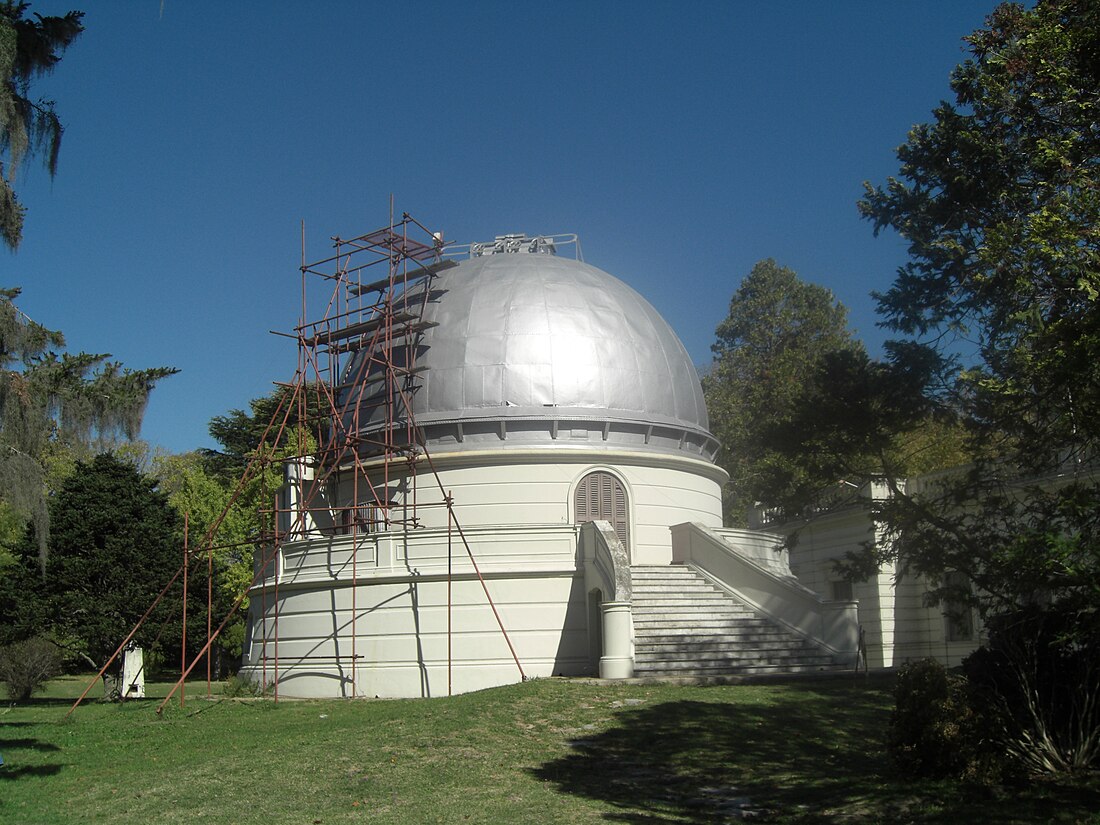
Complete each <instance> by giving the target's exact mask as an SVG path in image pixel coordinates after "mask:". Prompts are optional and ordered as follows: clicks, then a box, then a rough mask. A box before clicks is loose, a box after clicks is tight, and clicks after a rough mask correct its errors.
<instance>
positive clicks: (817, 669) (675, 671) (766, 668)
mask: <svg viewBox="0 0 1100 825" xmlns="http://www.w3.org/2000/svg"><path fill="white" fill-rule="evenodd" d="M841 670H847V668H844V667H841V666H839V665H822V666H819V665H788V664H784V665H741V666H728V665H727V666H716V667H690V668H689V667H684V668H665V667H663V666H653V667H645V666H642V667H638V666H635V668H634V675H635V677H641V678H644V677H647V676H672V677H677V678H698V679H713V678H720V677H723V676H763V675H766V674H779V673H823V672H837V671H841Z"/></svg>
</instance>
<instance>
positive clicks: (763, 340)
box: [703, 259, 863, 524]
mask: <svg viewBox="0 0 1100 825" xmlns="http://www.w3.org/2000/svg"><path fill="white" fill-rule="evenodd" d="M847 314H848V312H847V310H846V309H845V307H844V306H843V305H842V304H841V303H840V302H838V301H837V300H836V298H835V297H834V296H833V294H832V293H831V292H830V291H829V290H827V289H825V288H823V287H820V286H816V285H814V284H809V283H806V282H805V281H802V280H800V279H799V278H798V276H797V275H796V274H795V273H794V272H793V271H792V270H790V269H788V268H786V267H782V266H779V265H778V264H777V263H776V262H775V261H773V260H771V259H768V260H765V261H760V262H759V263H758V264H756V265H755V266H754V267H753V268H752V271H751V272H750V273H749V275H748V277H746V278H745V279H744V280H743V281H742V282H741V285H740V287H739V288H738V290H737V292H735V293H734V295H733V298H732V299H731V301H730V311H729V316H728V317H727V318H726V319H725V320H724V321H722V323H721V324H719V326H718V329H717V333H716V334H717V342H716V343H715V344H714V345H713V346H712V347H711V349H712V351H713V352H714V364H713V367H712V369H711V370H710V372H709V373H708V374H707V376H706V377H705V378H704V379H703V390H704V393H705V394H706V400H707V409H708V411H709V413H710V419H711V429H712V431H713V432H714V434H715V435H716V436H717V437H718V439H719V440H720V441H721V442H722V449H721V452H720V454H719V458H718V463H719V464H720V465H721V466H722V467H724V468H725V469H726V471H727V472H729V474H730V483H729V485H728V488H727V491H726V496H725V510H726V516H727V519H728V520H730V521H731V522H733V523H742V524H743V523H744V519H745V511H746V509H747V508H748V507H751V506H752V505H753V504H754V503H755V502H757V501H764V502H767V503H769V504H777V503H779V502H780V501H788V502H789V501H790V500H792V499H794V498H798V497H799V496H802V497H805V496H806V495H808V494H809V493H811V492H813V491H817V490H819V489H820V488H821V487H823V486H825V485H827V484H830V483H832V482H835V481H836V480H837V478H838V476H836V475H834V474H833V468H832V467H831V466H825V465H828V464H829V462H826V461H822V460H821V459H822V458H823V456H824V454H822V453H818V454H817V455H816V456H814V455H812V450H811V448H810V446H809V445H808V443H805V442H803V445H802V446H794V445H792V443H791V439H790V436H791V434H792V433H791V428H790V425H791V423H792V422H794V421H795V420H796V419H800V418H801V415H802V404H803V399H804V398H805V394H806V391H807V387H809V386H811V385H812V386H818V384H817V382H818V381H819V380H821V379H822V378H823V377H824V370H825V368H826V362H827V359H828V358H829V357H830V356H837V357H849V358H859V357H862V355H863V348H862V345H861V344H860V343H859V342H858V341H856V340H854V339H853V338H852V334H851V332H850V331H849V330H848V327H847ZM799 434H800V435H805V434H807V433H806V432H805V431H802V430H799ZM828 453H829V455H830V456H832V455H833V454H834V453H833V451H832V450H829V451H828Z"/></svg>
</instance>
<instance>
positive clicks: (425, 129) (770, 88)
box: [0, 0, 996, 451]
mask: <svg viewBox="0 0 1100 825" xmlns="http://www.w3.org/2000/svg"><path fill="white" fill-rule="evenodd" d="M995 5H996V4H995V3H994V2H978V1H977V0H974V1H973V2H961V1H960V0H954V2H949V1H948V0H927V1H926V2H919V3H918V2H896V3H893V2H892V3H884V2H835V3H811V2H775V3H759V2H724V3H719V2H698V3H671V2H668V3H666V2H645V1H644V0H643V1H641V2H638V1H637V0H636V1H635V2H579V3H572V2H563V3H526V2H510V3H496V2H471V3H457V2H453V3H421V2H405V3H400V4H396V3H368V2H317V3H301V2H295V3H291V2H281V0H272V1H271V2H268V3H262V4H261V3H244V2H205V1H204V0H190V1H189V2H184V0H163V2H162V0H141V2H122V1H121V0H119V1H118V2H99V3H84V4H82V3H80V2H74V3H57V2H52V0H51V2H36V3H34V4H33V6H32V9H31V10H32V11H37V12H39V13H42V14H62V13H64V12H65V11H68V10H69V9H70V8H74V7H75V8H80V7H81V6H83V7H84V8H85V9H86V12H87V14H86V17H85V21H84V22H85V26H86V28H87V31H86V32H85V33H84V34H83V35H82V36H81V38H80V39H79V40H78V41H77V42H76V44H75V45H74V46H73V48H72V49H70V50H69V52H68V53H67V54H66V55H65V57H64V59H63V60H62V62H61V63H60V64H59V66H58V68H57V70H56V72H55V73H54V74H53V75H51V76H50V77H48V78H45V79H43V80H41V81H39V82H38V83H37V84H36V86H35V92H36V94H38V95H41V96H45V97H49V98H53V99H54V100H56V102H57V110H58V113H59V114H60V116H61V119H62V122H63V123H64V124H65V127H66V132H65V138H64V143H63V145H62V150H61V160H60V166H59V170H58V174H57V177H56V178H55V179H53V180H50V178H49V176H48V175H47V174H46V172H45V171H44V170H43V169H42V168H41V166H40V165H39V164H38V163H37V162H35V161H31V162H29V163H26V164H25V165H24V167H23V169H22V170H21V172H20V175H19V177H18V179H17V181H16V191H17V192H18V194H19V196H20V198H21V200H22V201H23V203H24V205H25V206H26V207H27V210H28V212H27V219H26V229H25V235H24V240H23V244H22V246H21V247H20V249H19V251H18V252H17V253H15V254H9V253H7V252H5V251H0V268H2V270H0V271H2V272H3V276H2V277H0V284H2V285H19V286H22V287H23V290H24V294H23V298H22V299H21V301H20V306H21V308H22V309H23V310H24V311H25V312H27V313H28V314H29V315H30V316H31V317H33V318H35V320H37V321H39V322H41V323H43V324H45V325H46V326H49V327H52V328H56V329H60V330H62V331H63V332H64V333H65V334H66V336H67V338H68V342H69V345H70V348H71V349H73V350H87V351H96V352H110V353H112V354H113V355H114V356H115V357H116V358H118V359H120V360H121V361H123V363H125V364H126V365H127V366H130V367H133V368H143V367H151V366H161V365H165V366H174V367H178V368H179V369H180V370H181V372H180V374H179V375H176V376H174V377H171V378H168V379H166V380H165V381H164V382H163V383H162V384H161V385H160V386H159V387H158V388H157V389H156V390H155V392H154V393H153V397H152V400H151V403H150V406H149V410H148V413H147V415H146V420H145V427H144V431H143V437H144V438H146V439H147V440H149V441H150V442H152V443H154V444H158V445H161V446H162V447H164V448H167V449H170V450H172V451H185V450H190V449H194V448H196V447H200V446H213V442H212V441H211V439H210V438H209V435H208V434H207V431H206V428H207V423H208V422H209V420H210V418H211V417H212V416H215V415H219V414H223V413H225V412H226V411H227V410H229V409H231V408H234V407H245V406H246V405H247V402H248V400H249V399H251V398H253V397H256V396H259V395H263V394H266V393H267V392H269V391H270V390H271V389H272V382H273V381H286V380H289V379H290V377H291V376H292V375H293V371H294V368H295V365H296V350H295V348H294V345H293V342H291V341H288V340H287V339H284V338H280V337H277V336H273V335H271V334H269V330H280V331H289V330H290V329H291V328H292V327H293V326H294V324H295V322H296V318H297V315H298V310H299V284H300V276H299V272H298V266H299V263H300V259H301V229H300V227H301V222H302V221H304V222H305V227H306V254H307V258H308V259H309V260H316V259H319V258H322V257H325V256H326V255H327V253H328V238H329V237H330V236H332V235H342V236H345V237H347V236H351V235H353V234H357V233H360V232H363V231H367V230H370V229H375V228H377V227H379V226H382V225H384V224H385V223H386V222H387V220H388V209H389V197H390V195H391V193H392V194H393V196H394V199H395V207H396V210H397V212H398V213H400V212H402V211H407V212H410V213H411V214H413V215H414V216H416V217H417V218H418V219H420V220H421V221H423V222H424V223H426V224H428V225H429V226H430V227H432V228H438V229H440V230H442V231H443V232H444V233H445V235H446V237H447V238H449V239H453V240H457V241H460V242H469V241H477V240H488V239H491V238H492V237H493V236H494V235H496V234H500V233H504V232H517V231H518V232H527V233H529V234H531V233H562V232H576V233H578V234H579V235H580V237H581V242H582V246H583V250H584V257H585V260H587V261H588V262H589V263H591V264H593V265H595V266H598V267H600V268H602V269H605V270H607V271H608V272H611V273H612V274H614V275H616V276H617V277H619V278H622V279H623V280H625V281H626V282H627V283H629V284H630V285H631V286H633V287H634V288H635V289H636V290H638V291H639V292H641V293H642V294H643V295H644V296H645V297H646V298H648V299H649V301H650V302H651V303H653V304H654V306H656V307H657V308H658V310H660V311H661V313H662V314H663V315H664V316H665V318H666V319H667V320H668V321H669V323H671V324H672V326H673V328H674V329H675V330H676V331H677V333H678V334H679V335H680V337H681V339H682V340H683V341H684V344H685V345H686V346H687V348H688V351H689V352H690V353H691V355H692V358H693V359H694V360H695V362H696V363H697V364H704V363H707V362H709V360H710V345H711V343H712V341H713V336H714V329H715V327H716V326H717V324H718V323H719V322H720V321H721V320H722V318H723V317H725V314H726V312H727V310H728V304H729V299H730V296H731V295H732V294H733V292H734V290H735V289H736V288H737V285H738V283H739V282H740V280H741V278H742V277H744V276H745V275H746V274H747V273H748V271H749V270H750V269H751V267H752V265H753V263H755V262H756V261H758V260H760V259H762V258H767V257H772V258H775V259H776V260H777V261H778V262H780V263H781V264H784V265H786V266H789V267H791V268H793V269H795V270H796V271H797V272H798V273H799V275H801V276H802V277H803V278H804V279H806V280H808V281H812V282H815V283H819V284H822V285H824V286H827V287H829V288H830V289H832V290H833V292H834V293H835V294H836V296H837V297H838V298H839V299H840V300H841V301H843V302H844V303H845V304H846V305H847V306H848V307H849V309H850V311H851V322H852V325H853V327H854V328H855V329H856V330H857V331H858V333H859V334H860V336H861V337H862V338H863V339H864V340H865V341H866V342H867V343H868V345H869V347H870V348H871V350H872V351H875V350H876V349H877V347H878V345H879V344H880V343H881V340H882V337H883V336H882V333H881V332H880V331H879V330H878V329H876V327H875V320H876V318H875V315H874V305H873V301H872V300H871V298H870V297H869V293H870V292H871V290H874V289H880V290H881V289H886V288H887V287H888V286H889V284H890V282H891V281H892V279H893V275H894V271H895V269H896V268H897V266H898V265H899V264H900V263H901V262H902V261H903V260H904V248H903V245H902V244H901V242H900V241H899V240H898V239H897V238H896V237H893V236H886V235H884V236H882V237H879V238H877V239H876V238H874V237H873V234H872V231H871V226H870V225H869V224H867V223H866V222H865V221H861V220H860V218H859V216H858V213H857V211H856V206H855V202H856V200H857V199H858V198H859V196H860V194H861V192H862V182H863V181H864V180H871V181H874V182H882V181H884V180H885V178H886V177H887V176H888V175H890V174H892V173H896V171H897V166H898V164H897V160H896V158H895V156H894V149H895V147H897V146H898V145H899V144H900V143H902V142H903V141H904V139H905V135H906V132H907V131H908V129H909V128H910V126H911V125H912V124H914V123H917V122H922V121H925V120H928V119H929V116H930V112H931V110H932V108H933V107H934V106H935V105H936V104H937V103H938V101H939V100H941V99H943V98H945V97H948V96H949V88H948V74H949V72H950V70H951V68H952V67H953V66H955V64H957V63H958V62H960V61H961V60H962V59H963V57H964V54H963V51H962V45H963V44H962V42H961V38H962V37H963V36H964V35H965V34H967V33H968V32H970V31H972V30H973V29H975V28H977V27H979V26H981V25H982V23H983V21H984V19H985V16H986V15H987V14H988V13H989V12H990V11H991V10H992V9H993V7H994V6H995Z"/></svg>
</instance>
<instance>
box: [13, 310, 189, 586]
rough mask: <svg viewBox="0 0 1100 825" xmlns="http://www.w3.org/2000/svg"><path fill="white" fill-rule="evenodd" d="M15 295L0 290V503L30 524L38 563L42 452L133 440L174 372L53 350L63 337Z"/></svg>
mask: <svg viewBox="0 0 1100 825" xmlns="http://www.w3.org/2000/svg"><path fill="white" fill-rule="evenodd" d="M18 296H19V290H18V289H0V499H2V500H4V501H6V502H7V503H8V504H9V505H10V506H11V507H12V508H14V509H15V510H17V511H18V512H20V513H22V514H23V515H24V516H25V517H26V518H28V519H29V520H30V521H31V522H32V523H33V524H34V528H35V535H36V537H37V540H38V547H39V556H40V559H41V561H42V564H43V566H44V565H45V560H46V553H47V550H46V548H47V543H48V541H49V524H48V515H47V508H46V494H47V489H46V472H45V469H44V466H43V461H44V458H45V454H46V452H47V450H51V449H58V448H60V449H71V450H75V451H78V452H86V453H95V452H102V451H103V450H105V449H107V448H109V447H110V446H112V445H113V444H116V443H118V441H120V440H131V439H133V438H136V437H137V435H138V433H139V432H140V430H141V419H142V416H143V415H144V412H145V407H146V404H147V403H148V401H149V393H150V391H151V390H152V389H153V387H154V386H155V385H156V382H157V381H159V380H160V379H161V378H164V377H166V376H168V375H172V374H173V373H175V372H177V370H175V369H171V368H167V367H157V368H154V369H149V370H128V369H126V368H125V367H123V366H122V364H120V363H119V362H117V361H111V360H109V359H110V356H109V355H93V354H89V353H85V352H81V353H77V354H75V355H73V354H70V353H65V352H62V353H58V352H57V351H56V350H57V349H60V348H62V347H64V343H65V340H64V337H63V336H62V335H61V333H59V332H56V331H53V330H48V329H46V328H45V327H43V326H41V325H40V324H36V323H35V322H33V321H31V320H30V319H29V318H27V317H26V316H25V315H23V314H22V313H21V312H20V311H19V310H18V309H17V308H16V307H15V305H14V303H13V302H14V300H15V299H16V298H17V297H18Z"/></svg>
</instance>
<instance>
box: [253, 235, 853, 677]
mask: <svg viewBox="0 0 1100 825" xmlns="http://www.w3.org/2000/svg"><path fill="white" fill-rule="evenodd" d="M561 245H562V244H561V242H560V238H558V239H556V238H551V237H536V238H528V237H526V236H522V235H508V236H501V237H498V238H497V239H496V240H495V241H493V242H489V243H485V244H472V245H470V246H469V247H468V249H467V250H465V254H464V256H463V257H462V259H460V260H456V259H455V258H453V257H446V256H440V255H436V256H435V258H434V259H432V260H427V259H426V258H425V259H424V260H423V261H421V262H420V263H419V264H418V272H417V275H418V277H417V278H415V279H409V280H406V281H404V282H403V287H402V289H401V290H400V291H399V292H400V295H399V298H397V299H394V300H391V301H390V304H389V310H388V312H389V315H388V317H387V318H386V319H385V320H384V321H383V320H382V319H375V320H373V321H372V320H370V319H369V318H368V320H367V321H364V322H362V323H361V329H355V330H353V332H354V333H356V334H358V335H360V336H363V337H365V336H368V335H375V338H374V339H372V340H373V343H372V345H371V346H361V347H359V348H358V349H355V348H354V347H348V346H346V344H340V346H342V347H343V352H345V353H347V354H346V355H345V357H344V359H343V360H342V361H341V365H340V375H339V380H338V381H333V385H334V392H333V397H334V399H335V408H334V409H335V410H336V411H337V415H338V419H339V421H340V426H339V427H338V428H337V430H338V434H336V435H333V436H331V437H332V438H337V437H339V438H345V439H346V442H347V443H348V444H352V445H353V447H352V450H353V453H354V455H353V458H354V460H351V459H346V460H344V461H343V463H342V464H341V466H339V467H335V468H331V469H330V471H329V472H328V473H327V475H325V476H324V478H323V479H322V470H323V469H324V468H321V467H318V466H312V465H310V464H309V463H308V462H304V461H303V462H299V463H297V464H295V465H293V466H292V467H291V468H290V471H289V472H288V481H287V484H286V486H285V487H284V489H283V491H282V493H281V495H282V497H283V507H284V509H285V517H284V520H283V525H282V529H283V531H284V540H283V541H282V542H281V543H280V545H279V546H278V548H277V552H276V553H275V554H274V555H275V557H274V559H273V561H272V564H271V565H270V569H268V570H266V571H265V572H263V573H262V574H261V575H260V576H259V578H258V583H257V584H256V585H255V586H254V587H253V589H252V591H251V593H250V603H251V608H250V617H249V639H248V643H247V645H246V650H245V673H246V675H249V676H251V677H252V678H254V679H256V680H257V681H261V680H262V681H265V682H267V683H271V682H273V681H277V682H278V685H279V690H280V691H281V692H282V693H284V694H286V695H294V696H353V695H358V696H439V695H447V694H449V693H460V692H465V691H470V690H476V689H480V688H485V687H489V686H493V685H500V684H506V683H511V682H516V681H519V680H520V679H522V678H531V677H547V676H556V675H567V676H571V675H583V674H592V675H595V674H599V675H601V676H604V677H606V678H625V677H630V676H634V675H643V674H647V673H651V674H657V673H679V674H696V673H712V674H725V673H734V672H746V671H752V670H757V671H759V670H795V669H819V668H826V667H833V666H839V665H846V664H849V663H850V661H851V658H852V657H853V656H854V653H855V647H856V635H857V634H856V623H855V605H854V603H852V602H848V601H842V602H826V601H823V600H822V599H820V598H819V597H818V596H816V595H815V594H814V593H812V592H810V591H809V590H807V589H806V588H804V587H802V586H801V585H800V584H799V583H798V582H797V580H796V579H795V578H794V577H793V576H792V575H791V572H790V569H789V567H788V566H787V563H786V558H785V556H784V554H783V551H782V550H781V549H779V548H780V544H781V540H780V537H779V536H777V535H773V534H770V533H766V532H761V531H753V532H749V531H740V530H725V529H723V527H722V485H723V484H724V482H725V481H726V480H727V476H726V473H725V472H724V471H723V470H722V469H721V468H720V467H718V466H717V465H716V464H715V463H714V457H715V454H716V452H717V449H718V446H719V445H718V442H717V440H716V439H715V438H714V436H713V435H711V433H710V432H709V430H708V421H707V410H706V406H705V404H704V400H703V393H702V390H701V388H700V384H699V379H698V376H697V374H696V371H695V368H694V367H693V365H692V363H691V359H690V357H689V356H688V353H687V352H686V350H685V349H684V347H683V345H682V344H681V343H680V341H679V339H678V338H677V336H676V335H675V333H674V332H673V331H672V329H671V328H670V327H669V325H668V324H667V323H666V322H665V321H664V319H662V317H661V316H660V314H659V313H658V312H657V311H656V310H655V309H654V308H653V307H652V306H651V305H650V304H649V303H648V302H647V301H646V300H645V299H644V298H642V297H641V296H640V295H639V294H638V293H637V292H635V291H634V290H633V289H631V288H630V287H629V286H628V285H627V284H625V283H624V282H623V281H621V280H619V279H617V278H615V277H613V276H612V275H609V274H608V273H606V272H603V271H602V270H600V269H597V268H596V267H594V266H590V265H588V264H586V263H584V262H582V261H580V260H576V259H574V258H573V257H569V256H567V255H564V254H561V255H559V254H557V252H558V247H559V246H561ZM390 287H391V289H393V288H394V287H393V279H392V278H391V284H390ZM379 289H380V290H384V289H385V287H379ZM367 290H368V287H364V286H359V287H357V292H358V293H364V292H366V291H367ZM372 324H373V325H374V326H371V325H372ZM380 325H383V326H386V332H385V335H384V336H383V337H379V335H378V333H377V332H376V331H373V332H372V330H376V329H377V328H378V327H379V326H380ZM348 338H349V336H347V335H343V336H342V337H340V339H339V340H340V341H347V340H348ZM313 340H314V342H321V343H324V344H328V345H329V346H330V348H331V349H333V350H335V349H336V348H337V344H338V341H337V337H336V336H334V335H331V334H329V335H328V338H325V335H324V334H318V335H315V336H314V339H313ZM395 376H396V377H397V378H396V383H395ZM383 453H385V454H386V455H383ZM387 456H388V457H387ZM394 456H398V457H399V458H398V459H397V460H395V459H394V458H393V457H394ZM258 564H259V562H258ZM258 569H259V568H258Z"/></svg>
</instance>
